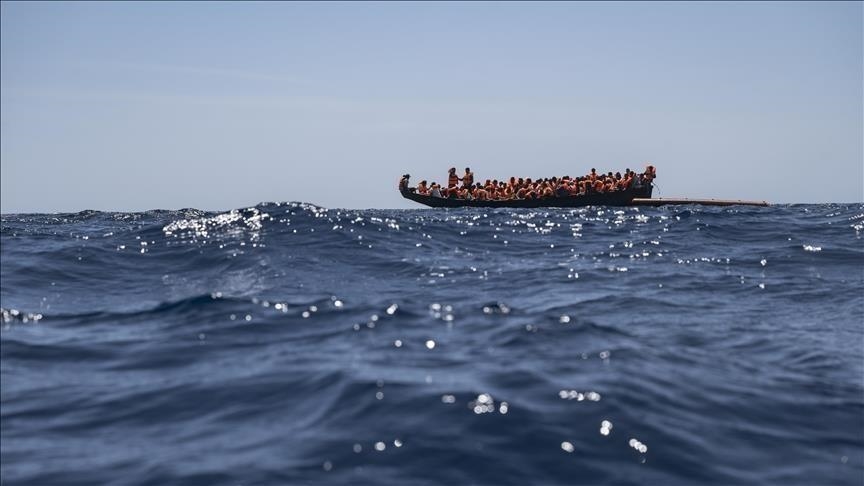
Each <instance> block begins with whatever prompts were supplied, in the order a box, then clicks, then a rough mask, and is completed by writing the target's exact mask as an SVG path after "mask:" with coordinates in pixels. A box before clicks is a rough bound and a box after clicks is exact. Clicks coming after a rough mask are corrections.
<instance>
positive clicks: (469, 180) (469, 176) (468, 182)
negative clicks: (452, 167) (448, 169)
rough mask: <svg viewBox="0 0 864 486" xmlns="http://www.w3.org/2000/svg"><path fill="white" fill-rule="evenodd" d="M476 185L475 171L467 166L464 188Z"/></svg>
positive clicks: (463, 179)
mask: <svg viewBox="0 0 864 486" xmlns="http://www.w3.org/2000/svg"><path fill="white" fill-rule="evenodd" d="M473 185H474V173H473V172H471V168H470V167H465V175H464V176H462V188H463V189H464V188H466V187H468V188H470V187H472V186H473Z"/></svg>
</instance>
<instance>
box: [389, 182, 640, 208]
mask: <svg viewBox="0 0 864 486" xmlns="http://www.w3.org/2000/svg"><path fill="white" fill-rule="evenodd" d="M652 190H653V186H652V185H651V184H648V185H645V186H642V187H637V188H631V189H625V190H623V191H614V192H593V193H588V194H583V195H580V196H555V197H547V198H540V199H505V200H494V201H493V200H477V199H472V200H469V199H455V198H445V197H434V196H425V195H422V194H417V193H416V192H415V191H414V188H407V189H401V190H400V191H399V192H401V193H402V197H404V198H405V199H410V200H412V201H415V202H418V203H420V204H423V205H426V206H429V207H433V208H576V207H582V206H630V205H631V204H630V203H631V202H632V201H633V199H634V198H641V199H650V198H651V192H652Z"/></svg>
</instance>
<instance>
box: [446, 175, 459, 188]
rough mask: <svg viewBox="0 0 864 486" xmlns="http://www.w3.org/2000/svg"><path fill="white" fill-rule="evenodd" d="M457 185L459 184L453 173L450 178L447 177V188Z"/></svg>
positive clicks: (457, 177)
mask: <svg viewBox="0 0 864 486" xmlns="http://www.w3.org/2000/svg"><path fill="white" fill-rule="evenodd" d="M458 183H459V176H457V175H456V173H455V172H451V173H450V176H449V177H447V187H453V186H455V185H456V184H458Z"/></svg>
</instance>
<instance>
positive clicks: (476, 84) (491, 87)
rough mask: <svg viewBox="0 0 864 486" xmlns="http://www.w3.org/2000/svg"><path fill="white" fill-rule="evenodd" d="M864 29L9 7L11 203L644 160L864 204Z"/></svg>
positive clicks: (379, 186) (673, 185)
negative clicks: (469, 169)
mask: <svg viewBox="0 0 864 486" xmlns="http://www.w3.org/2000/svg"><path fill="white" fill-rule="evenodd" d="M862 16H864V12H862V3H860V2H845V3H830V2H815V3H801V2H792V3H779V2H778V3H775V2H769V3H701V2H695V3H643V2H635V3H452V2H444V3H269V2H265V3H240V2H237V3H231V2H216V3H206V2H200V3H199V2H191V3H177V2H160V3H127V2H117V3H98V2H97V3H58V2H46V3H31V2H26V3H25V2H21V3H18V2H3V3H2V26H0V27H2V29H0V35H2V45H0V50H2V57H0V63H2V73H0V77H2V80H0V81H2V83H0V95H2V103H0V206H2V212H3V213H11V212H31V211H32V212H52V211H78V210H82V209H100V210H144V209H151V208H181V207H197V208H202V209H214V210H215V209H229V208H235V207H245V206H249V205H253V204H255V203H258V202H261V201H291V200H295V201H306V202H312V203H316V204H320V205H323V206H327V207H349V208H370V207H374V208H401V207H415V206H414V205H413V203H411V202H409V201H405V200H403V199H401V198H400V196H399V195H398V193H397V192H396V190H395V184H396V181H397V179H398V176H399V175H400V174H402V173H404V172H409V173H411V174H412V176H413V178H414V179H416V180H419V179H421V178H422V179H430V180H432V179H437V180H439V181H443V180H444V178H445V176H446V171H447V168H449V167H450V166H453V165H455V166H457V167H459V169H460V172H461V170H462V168H464V167H465V166H466V165H470V166H471V167H472V169H473V170H474V172H475V174H476V176H477V177H478V178H480V179H486V178H503V177H509V176H511V175H513V176H524V177H544V176H552V175H564V174H570V175H580V174H582V173H585V172H587V171H588V170H589V169H590V168H591V167H596V168H597V169H599V170H603V171H606V170H623V169H624V168H626V167H630V168H640V169H641V168H642V167H643V166H644V165H645V163H646V162H651V163H653V164H655V165H656V166H657V167H658V176H659V178H658V180H657V183H658V186H659V191H658V192H659V195H662V196H667V197H671V196H689V197H716V198H745V199H765V200H769V201H772V202H781V203H782V202H852V201H862V200H864V153H862V150H864V149H862V145H864V140H862V138H864V135H862V133H864V122H862V116H864V114H862V113H864V101H862V91H864V87H862V82H864V81H862V80H864V77H862V76H864V73H862V64H864V55H862V45H864V40H862ZM655 194H656V192H655Z"/></svg>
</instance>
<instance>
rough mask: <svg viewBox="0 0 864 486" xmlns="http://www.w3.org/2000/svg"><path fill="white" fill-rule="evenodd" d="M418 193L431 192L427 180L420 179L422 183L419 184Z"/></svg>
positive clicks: (426, 193) (425, 193)
mask: <svg viewBox="0 0 864 486" xmlns="http://www.w3.org/2000/svg"><path fill="white" fill-rule="evenodd" d="M417 194H422V195H424V196H426V195H428V194H429V188H428V187H426V181H425V180H424V181H420V183H419V184H417Z"/></svg>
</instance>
